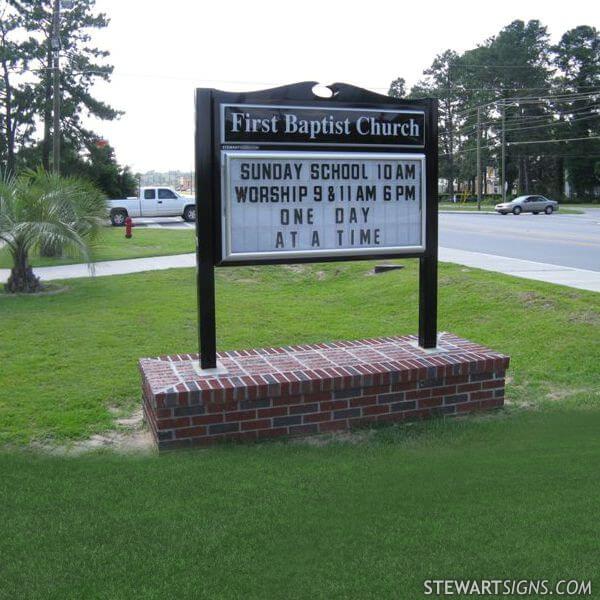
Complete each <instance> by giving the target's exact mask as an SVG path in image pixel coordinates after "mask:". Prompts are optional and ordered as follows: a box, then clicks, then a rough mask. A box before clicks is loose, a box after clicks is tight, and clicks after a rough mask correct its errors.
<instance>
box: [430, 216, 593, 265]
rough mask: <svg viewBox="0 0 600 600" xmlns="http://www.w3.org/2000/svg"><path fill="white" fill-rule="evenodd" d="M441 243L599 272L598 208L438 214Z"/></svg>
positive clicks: (457, 247)
mask: <svg viewBox="0 0 600 600" xmlns="http://www.w3.org/2000/svg"><path fill="white" fill-rule="evenodd" d="M439 242H440V246H442V247H444V248H454V249H458V250H469V251H471V252H483V253H485V254H495V255H497V256H508V257H510V258H520V259H524V260H528V261H533V262H540V263H549V264H553V265H561V266H565V267H575V268H578V269H588V270H592V271H600V209H587V210H586V213H585V214H584V215H560V214H554V215H550V216H548V215H532V214H522V215H519V216H518V217H516V216H514V215H506V216H502V215H497V214H483V215H482V214H469V213H466V212H465V213H460V214H448V213H441V214H440V228H439Z"/></svg>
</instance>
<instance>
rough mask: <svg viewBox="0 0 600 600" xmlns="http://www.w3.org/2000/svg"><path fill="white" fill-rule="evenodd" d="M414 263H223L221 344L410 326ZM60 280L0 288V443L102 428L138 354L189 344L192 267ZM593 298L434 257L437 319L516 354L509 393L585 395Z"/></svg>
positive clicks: (599, 328) (594, 350) (367, 333)
mask: <svg viewBox="0 0 600 600" xmlns="http://www.w3.org/2000/svg"><path fill="white" fill-rule="evenodd" d="M416 266H417V262H416V261H406V268H405V269H404V270H402V271H399V272H398V271H397V272H393V273H387V274H383V275H377V276H373V275H370V272H371V270H372V267H373V264H372V263H364V262H355V263H339V264H335V265H331V264H330V265H322V264H320V265H314V266H294V267H287V268H286V267H260V268H258V267H254V268H253V267H246V268H227V269H220V270H218V276H217V302H218V344H219V348H220V349H223V350H225V349H235V348H248V347H252V346H263V345H269V346H274V345H279V344H287V343H303V342H307V343H308V342H319V341H323V340H332V339H344V338H346V339H353V338H357V337H372V336H376V335H386V334H405V333H414V332H415V331H416V329H417V270H416ZM67 285H68V288H69V289H68V291H67V292H65V293H61V294H57V295H53V296H41V297H32V298H27V297H11V296H8V295H0V330H1V331H2V336H0V364H1V365H2V392H3V394H2V398H1V399H0V422H2V423H3V426H2V428H1V431H0V444H2V443H6V442H10V443H27V442H30V441H31V440H32V439H37V440H40V439H42V440H43V439H46V438H53V439H58V440H64V439H76V438H81V437H86V436H89V435H90V434H92V433H95V432H98V431H101V430H102V429H104V428H107V427H110V426H111V424H112V420H113V417H112V415H111V413H110V411H109V408H110V407H118V408H119V407H122V408H126V409H132V408H134V407H136V406H138V405H139V398H140V389H139V375H138V372H137V366H136V364H137V359H138V358H139V357H143V356H156V355H159V354H164V353H173V352H190V351H195V350H196V349H197V346H196V344H197V341H196V340H197V337H196V336H197V333H196V331H197V329H196V327H197V325H196V292H195V273H194V270H193V269H176V270H172V271H162V272H150V273H140V274H135V275H126V276H119V277H101V278H97V279H82V280H71V281H69V282H67ZM599 298H600V296H598V294H594V293H593V292H584V291H578V290H572V289H569V288H564V287H558V286H552V285H549V284H544V283H537V282H533V281H524V280H522V279H516V278H511V277H508V276H502V275H498V274H491V273H486V272H483V271H477V270H469V269H466V268H462V267H459V266H453V265H442V266H441V271H440V310H439V314H440V323H439V325H440V326H439V328H440V330H445V331H451V332H453V333H455V334H458V335H462V336H465V337H468V338H470V339H473V340H474V341H476V342H481V343H484V344H487V345H489V346H491V347H492V348H494V349H495V350H498V351H500V352H504V353H506V354H509V355H511V356H512V363H511V372H510V375H511V377H512V379H513V381H512V383H511V385H510V387H509V397H510V398H511V399H512V400H514V401H519V402H528V403H535V404H537V403H539V402H541V401H543V400H545V399H552V398H555V397H559V398H563V397H564V398H566V399H569V400H572V399H577V400H581V401H586V400H587V401H591V400H592V391H591V390H592V387H593V386H594V385H597V384H598V355H599V349H598V344H597V341H598V338H599V332H600V314H599ZM596 399H597V398H596Z"/></svg>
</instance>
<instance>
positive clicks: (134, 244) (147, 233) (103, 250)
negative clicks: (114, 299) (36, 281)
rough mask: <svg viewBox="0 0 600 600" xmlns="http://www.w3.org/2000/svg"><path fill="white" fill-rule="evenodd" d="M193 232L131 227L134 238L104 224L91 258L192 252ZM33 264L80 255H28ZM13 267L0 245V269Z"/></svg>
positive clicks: (75, 260)
mask: <svg viewBox="0 0 600 600" xmlns="http://www.w3.org/2000/svg"><path fill="white" fill-rule="evenodd" d="M195 236H196V234H195V232H194V230H193V229H182V230H181V231H179V230H172V229H169V230H167V229H148V228H146V227H138V228H137V229H136V228H135V227H134V228H133V237H132V238H130V239H127V238H126V237H125V229H124V228H122V227H106V228H104V229H103V230H102V233H101V234H100V237H99V239H98V240H97V241H96V242H95V244H94V248H93V255H92V258H93V260H94V261H96V262H98V261H102V260H118V259H121V258H142V257H144V256H164V255H167V254H184V253H186V252H195V250H196V237H195ZM30 262H31V264H32V265H33V266H34V267H46V266H52V265H69V264H74V263H80V262H81V258H79V257H68V256H65V257H62V258H44V257H40V256H31V257H30ZM11 266H12V262H11V256H10V254H9V252H8V249H7V248H6V247H4V248H0V268H4V269H8V268H10V267H11Z"/></svg>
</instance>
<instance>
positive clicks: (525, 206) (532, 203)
mask: <svg viewBox="0 0 600 600" xmlns="http://www.w3.org/2000/svg"><path fill="white" fill-rule="evenodd" d="M494 208H495V210H496V212H499V213H500V214H501V215H506V214H508V213H512V214H513V215H520V214H521V213H522V212H531V213H533V214H534V215H537V214H538V213H541V212H544V213H546V214H547V215H551V214H552V213H553V212H554V211H555V210H558V202H556V200H548V198H544V196H518V197H517V198H515V199H514V200H511V201H510V202H503V203H502V204H496V206H495V207H494Z"/></svg>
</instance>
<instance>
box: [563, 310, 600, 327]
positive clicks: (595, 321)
mask: <svg viewBox="0 0 600 600" xmlns="http://www.w3.org/2000/svg"><path fill="white" fill-rule="evenodd" d="M569 322H570V323H583V324H585V325H600V312H598V311H597V310H593V309H590V310H584V311H578V312H575V313H573V314H572V315H571V316H570V317H569Z"/></svg>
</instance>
